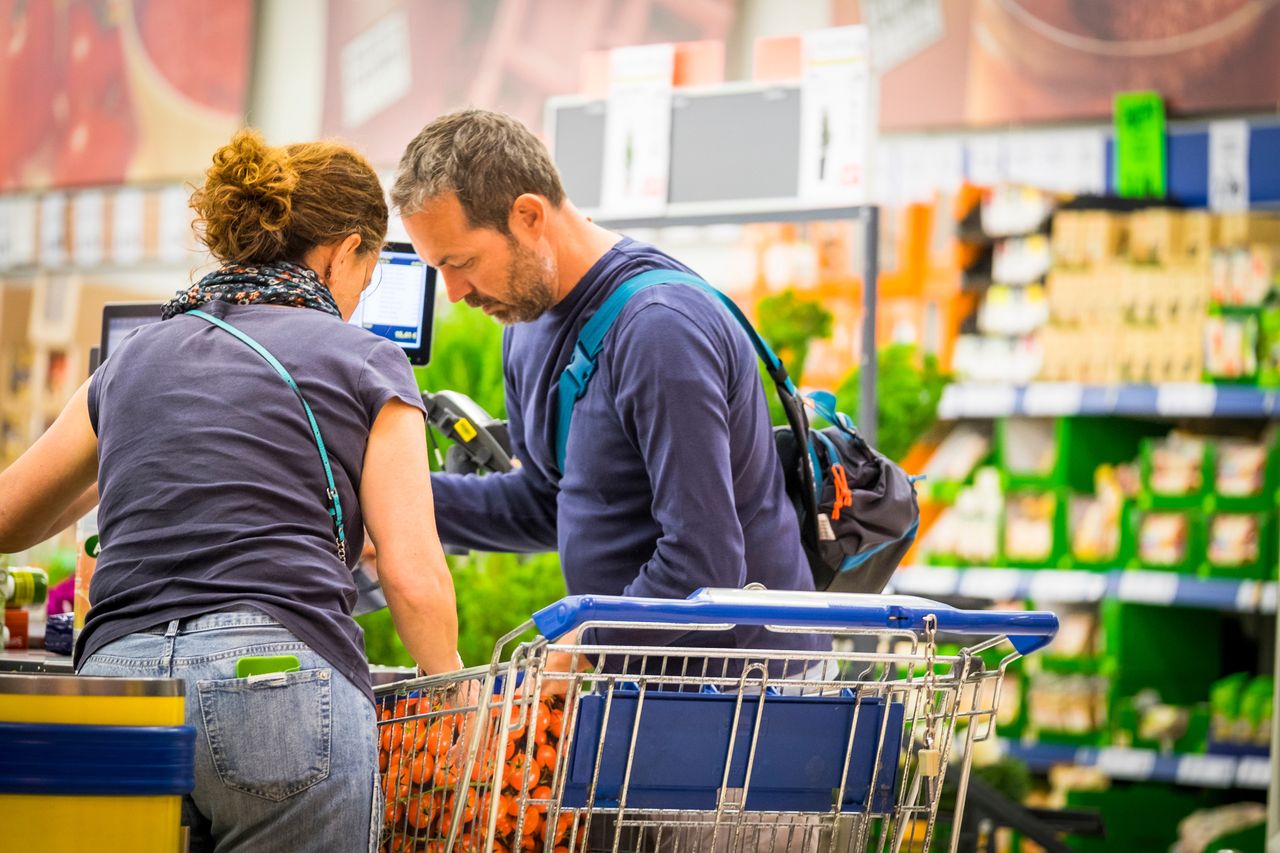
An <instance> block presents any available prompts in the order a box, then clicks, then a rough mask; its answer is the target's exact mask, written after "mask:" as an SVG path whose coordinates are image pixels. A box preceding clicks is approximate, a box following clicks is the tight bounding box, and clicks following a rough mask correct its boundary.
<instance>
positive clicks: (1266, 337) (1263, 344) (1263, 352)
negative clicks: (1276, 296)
mask: <svg viewBox="0 0 1280 853" xmlns="http://www.w3.org/2000/svg"><path fill="white" fill-rule="evenodd" d="M1258 334H1259V335H1260V336H1261V340H1260V341H1259V342H1258V384H1259V385H1262V386H1265V387H1267V388H1276V387H1280V308H1264V309H1263V310H1262V313H1261V314H1260V315H1259V316H1258Z"/></svg>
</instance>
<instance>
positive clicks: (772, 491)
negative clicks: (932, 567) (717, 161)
mask: <svg viewBox="0 0 1280 853" xmlns="http://www.w3.org/2000/svg"><path fill="white" fill-rule="evenodd" d="M651 269H673V270H681V271H684V272H691V270H689V269H688V268H687V267H685V266H684V265H682V264H680V263H679V262H678V261H676V260H675V259H673V258H671V257H670V256H668V255H666V254H664V253H662V252H661V251H659V250H658V249H656V248H654V247H652V246H649V245H646V244H643V243H638V242H636V241H634V240H631V239H629V238H623V239H622V240H621V241H620V242H619V243H617V244H616V245H615V246H614V247H613V248H612V249H611V250H610V251H608V252H607V253H605V255H604V256H603V257H601V258H600V260H599V261H597V262H596V264H595V265H594V266H593V267H592V268H591V269H590V270H589V271H588V272H587V274H586V275H585V276H584V277H583V278H582V280H581V281H580V282H578V284H577V286H575V287H574V288H573V290H571V291H570V292H569V294H568V295H567V296H566V297H565V298H564V299H563V300H561V301H560V302H559V303H558V304H557V305H555V306H554V307H553V308H551V309H550V310H549V311H548V312H547V313H546V314H544V315H543V316H542V317H540V318H539V319H538V320H536V321H534V322H532V323H525V324H519V325H515V326H512V327H510V328H508V329H507V330H506V331H505V335H504V338H503V355H504V364H505V376H506V395H507V412H508V415H509V417H510V431H511V439H512V445H513V451H514V453H515V455H516V456H517V457H518V458H519V459H520V460H521V462H522V464H523V467H521V468H520V469H518V470H516V471H513V472H511V473H507V474H498V475H489V476H485V477H471V476H458V475H450V474H435V475H433V477H432V487H433V490H434V492H435V503H436V520H437V524H438V526H439V531H440V536H441V539H442V540H443V541H444V542H445V543H446V544H453V545H462V546H465V547H469V548H474V549H477V550H490V551H517V552H529V551H546V550H551V549H557V550H559V552H560V556H561V563H562V567H563V571H564V576H565V583H566V586H567V588H568V591H569V593H570V594H585V593H594V594H607V595H632V596H652V597H657V598H684V597H686V596H687V595H688V594H689V593H690V592H692V591H693V590H695V589H698V588H699V587H704V586H705V587H734V588H740V587H742V586H744V585H745V584H748V583H753V582H755V583H762V584H764V585H765V586H766V587H768V588H769V589H812V588H813V580H812V577H811V575H810V571H809V568H808V564H807V562H806V559H805V556H804V552H803V549H802V548H801V545H800V535H799V526H798V524H797V523H796V517H795V511H794V510H793V508H792V506H791V504H790V503H789V501H788V499H787V497H786V492H785V487H784V484H783V476H782V469H781V466H779V464H778V458H777V451H776V450H775V449H774V443H773V436H772V427H771V425H770V423H769V414H768V408H767V406H766V404H765V400H764V389H763V387H762V385H761V382H760V377H759V373H758V370H757V366H756V355H755V352H754V350H753V348H752V346H751V343H750V341H748V339H747V337H746V335H745V334H743V331H742V329H741V328H740V327H739V326H738V325H737V323H736V322H735V321H734V319H733V318H732V317H731V316H730V315H729V313H728V312H727V311H726V310H725V309H724V307H723V306H721V305H719V304H718V303H717V302H716V301H715V299H714V297H711V296H709V295H708V294H706V293H704V292H702V291H701V290H699V289H697V288H694V287H690V286H685V285H671V286H660V287H651V288H648V289H646V290H644V291H642V292H640V293H638V294H637V295H635V296H633V297H632V298H631V299H630V300H629V301H628V303H627V305H626V307H625V308H624V309H623V310H622V313H621V314H620V315H619V316H618V318H617V320H616V321H615V322H614V324H613V326H612V328H611V329H610V331H609V333H608V335H606V337H605V339H604V346H603V348H602V349H601V353H600V357H599V362H598V367H597V371H596V374H595V376H594V377H593V379H592V381H591V384H590V387H589V388H588V390H587V393H586V395H585V396H584V397H583V398H582V399H581V400H579V401H578V403H577V406H576V408H575V409H574V414H573V423H572V427H571V429H570V432H569V437H568V446H567V450H566V461H565V470H564V473H563V476H561V475H560V474H559V473H558V472H557V469H556V464H555V429H556V427H555V414H554V413H555V411H556V402H557V396H558V389H557V383H558V382H559V378H560V374H561V372H562V371H563V370H564V368H565V365H567V364H568V362H569V359H570V357H571V355H572V352H573V346H574V343H575V342H576V341H577V339H578V334H579V332H580V331H581V329H582V327H583V325H584V324H585V323H586V322H587V321H588V320H589V319H590V318H591V316H592V315H593V314H594V313H595V311H596V309H597V308H598V307H599V306H600V304H601V303H602V302H603V301H604V300H605V299H606V298H608V296H609V295H610V294H611V293H613V291H614V290H615V289H617V287H618V286H619V285H620V284H622V282H624V281H625V280H626V279H628V278H630V277H632V276H634V275H637V274H639V273H642V272H645V271H647V270H651ZM684 641H689V642H691V643H692V644H694V645H699V646H705V645H727V646H729V647H736V648H776V649H814V648H820V647H824V644H823V643H821V642H820V641H819V640H818V639H817V638H815V637H812V636H810V635H788V634H772V633H766V632H765V631H764V630H763V629H760V628H754V627H741V628H738V629H736V630H735V631H734V632H733V633H732V637H731V638H730V637H726V636H724V635H719V636H717V635H699V636H698V637H687V636H686V637H685V638H682V642H684Z"/></svg>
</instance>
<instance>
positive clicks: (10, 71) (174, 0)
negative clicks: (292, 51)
mask: <svg viewBox="0 0 1280 853" xmlns="http://www.w3.org/2000/svg"><path fill="white" fill-rule="evenodd" d="M6 8H7V9H8V10H9V11H7V12H5V13H4V14H3V15H0V44H4V45H6V46H7V49H6V50H5V51H4V52H3V54H2V55H0V115H4V116H7V117H9V118H10V119H14V118H15V117H18V116H21V120H10V121H7V122H6V123H5V132H4V138H3V139H0V191H10V190H15V189H43V188H46V187H74V186H87V185H95V184H96V185H101V184H116V183H121V182H124V181H131V180H157V179H186V178H188V177H190V176H192V175H196V174H199V173H200V172H201V171H202V170H203V169H204V168H205V167H206V166H207V165H208V161H209V154H210V152H211V151H213V149H214V148H216V147H217V146H218V145H221V144H224V143H226V141H227V139H228V138H230V136H231V134H232V133H233V132H234V131H235V129H236V128H237V127H239V126H240V125H241V123H243V121H244V115H245V107H246V104H247V99H248V90H249V53H250V48H251V45H252V23H253V4H252V2H251V0H219V2H217V3H209V2H207V0H163V2H159V0H113V2H96V3H87V2H78V3H66V2H60V3H53V2H35V3H16V4H15V3H9V4H7V5H6Z"/></svg>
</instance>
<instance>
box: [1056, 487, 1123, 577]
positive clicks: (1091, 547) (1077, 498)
mask: <svg viewBox="0 0 1280 853" xmlns="http://www.w3.org/2000/svg"><path fill="white" fill-rule="evenodd" d="M1093 488H1094V494H1092V495H1072V496H1071V506H1070V518H1069V523H1070V526H1071V553H1072V556H1074V557H1075V558H1077V559H1079V560H1084V561H1086V562H1090V563H1099V562H1102V561H1104V560H1108V559H1112V560H1114V559H1115V558H1116V557H1117V556H1118V554H1119V551H1120V526H1121V524H1122V523H1123V520H1124V488H1123V487H1122V486H1121V484H1120V479H1119V477H1118V476H1117V474H1116V469H1115V468H1114V467H1112V466H1110V465H1100V466H1099V467H1098V469H1097V470H1096V471H1095V472H1094V475H1093Z"/></svg>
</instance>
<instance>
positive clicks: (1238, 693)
mask: <svg viewBox="0 0 1280 853" xmlns="http://www.w3.org/2000/svg"><path fill="white" fill-rule="evenodd" d="M1249 679H1250V675H1249V673H1247V672H1235V673H1232V674H1231V675H1228V676H1226V677H1224V678H1220V679H1218V680H1217V681H1216V682H1214V684H1213V685H1212V686H1211V687H1210V688H1209V711H1210V714H1211V715H1212V716H1211V717H1210V721H1209V737H1210V740H1212V741H1214V742H1217V743H1224V744H1237V743H1244V742H1247V741H1249V740H1250V739H1251V735H1252V732H1251V727H1250V726H1249V725H1248V723H1247V722H1246V721H1245V719H1244V717H1243V715H1242V713H1241V701H1242V700H1243V698H1244V691H1245V688H1246V687H1247V686H1248V684H1249Z"/></svg>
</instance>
